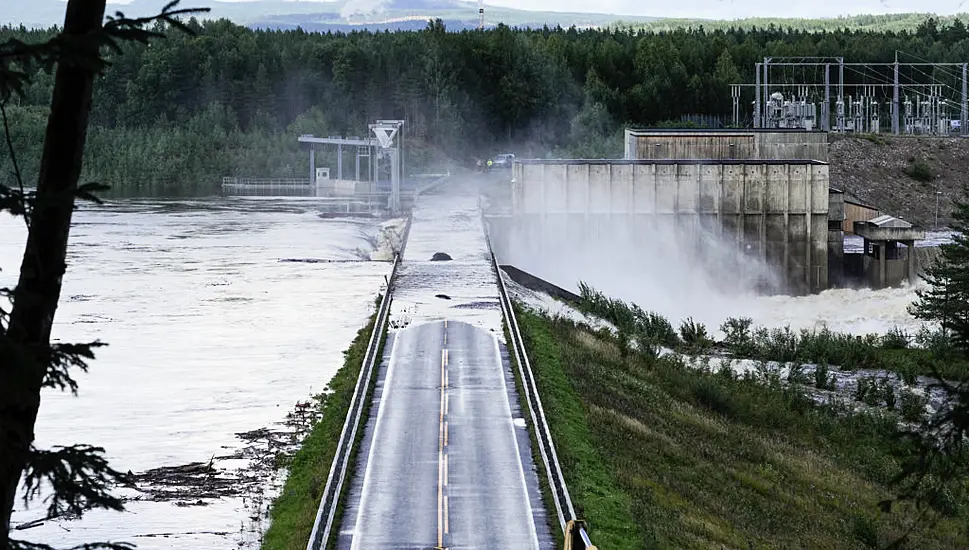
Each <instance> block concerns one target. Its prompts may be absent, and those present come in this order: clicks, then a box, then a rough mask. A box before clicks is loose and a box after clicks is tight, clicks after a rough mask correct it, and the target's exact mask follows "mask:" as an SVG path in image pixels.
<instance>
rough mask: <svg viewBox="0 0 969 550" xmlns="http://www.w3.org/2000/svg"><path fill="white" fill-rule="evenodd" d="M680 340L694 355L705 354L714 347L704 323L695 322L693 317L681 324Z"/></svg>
mask: <svg viewBox="0 0 969 550" xmlns="http://www.w3.org/2000/svg"><path fill="white" fill-rule="evenodd" d="M680 338H681V339H682V340H683V344H684V345H685V346H686V348H687V349H688V350H689V351H691V352H694V353H703V352H705V351H707V350H708V349H710V347H712V346H713V340H711V339H710V336H709V335H708V334H707V327H706V326H704V325H703V323H696V322H694V321H693V318H692V317H690V318H688V319H686V320H685V321H683V322H682V323H681V324H680Z"/></svg>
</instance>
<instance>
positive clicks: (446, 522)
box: [444, 495, 451, 535]
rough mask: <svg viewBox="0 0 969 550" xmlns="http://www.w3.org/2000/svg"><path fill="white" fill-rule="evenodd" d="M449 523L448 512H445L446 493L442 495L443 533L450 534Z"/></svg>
mask: <svg viewBox="0 0 969 550" xmlns="http://www.w3.org/2000/svg"><path fill="white" fill-rule="evenodd" d="M449 523H450V522H449V521H448V513H447V495H444V534H445V535H447V534H450V531H451V526H450V525H449Z"/></svg>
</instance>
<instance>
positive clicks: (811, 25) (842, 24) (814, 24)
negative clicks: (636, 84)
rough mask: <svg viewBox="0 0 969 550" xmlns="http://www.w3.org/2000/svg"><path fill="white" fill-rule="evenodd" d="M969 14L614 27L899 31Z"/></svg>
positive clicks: (688, 21) (945, 23) (692, 21)
mask: <svg viewBox="0 0 969 550" xmlns="http://www.w3.org/2000/svg"><path fill="white" fill-rule="evenodd" d="M967 15H969V14H959V15H941V16H939V15H931V14H926V13H886V14H880V15H871V14H863V15H848V16H839V17H824V18H820V17H819V18H799V17H746V18H744V19H736V20H732V21H731V20H711V19H680V18H663V19H657V20H655V21H648V22H645V23H636V22H620V23H619V24H617V25H616V26H617V27H620V28H626V29H632V30H645V31H651V32H662V31H671V30H676V29H706V30H708V31H711V30H732V29H769V28H772V27H773V28H777V29H791V30H797V31H810V32H822V31H827V32H833V31H843V30H851V31H859V30H860V31H876V32H886V31H893V32H900V31H914V30H916V29H917V28H918V27H919V26H920V25H922V24H924V23H925V22H926V21H927V20H928V19H932V20H933V21H935V22H936V24H937V25H942V26H950V25H952V24H953V23H954V22H955V21H957V20H959V19H962V18H965V17H967Z"/></svg>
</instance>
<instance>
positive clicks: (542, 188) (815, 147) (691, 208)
mask: <svg viewBox="0 0 969 550" xmlns="http://www.w3.org/2000/svg"><path fill="white" fill-rule="evenodd" d="M625 157H626V158H624V159H619V160H607V159H602V160H520V161H516V162H515V163H514V166H513V171H512V173H513V179H512V183H511V209H510V216H507V217H498V218H494V219H493V220H492V222H491V223H490V226H491V233H492V241H493V244H494V246H495V247H496V249H497V250H498V251H499V253H500V251H501V250H502V248H506V249H507V247H509V246H511V243H512V242H516V243H521V242H525V243H529V246H531V247H532V249H533V250H537V251H538V252H541V248H542V246H549V247H558V248H557V249H556V253H558V252H559V251H560V250H561V243H562V242H579V240H581V239H585V240H589V239H591V240H593V241H595V240H598V242H600V243H603V246H605V245H606V244H607V243H610V242H614V241H616V239H617V237H618V236H622V235H635V238H634V239H633V241H634V243H635V244H633V245H632V248H633V249H634V250H630V251H629V252H630V253H639V254H650V253H651V250H652V249H651V247H650V246H649V244H648V243H649V242H650V239H651V238H662V237H660V236H663V237H666V236H669V235H675V236H677V237H678V238H679V239H681V240H682V242H686V243H692V244H691V245H689V246H687V248H688V249H689V250H688V251H687V252H686V253H691V254H696V255H697V256H700V257H702V256H704V255H709V254H711V253H712V252H711V250H710V247H711V246H719V247H721V248H722V247H723V246H724V243H732V245H731V244H728V245H727V246H728V247H729V246H735V247H736V248H735V249H734V250H735V252H736V254H734V255H735V256H736V257H737V258H738V262H737V263H736V264H735V265H732V266H731V267H724V266H725V265H728V264H724V263H722V262H721V263H720V264H718V266H717V267H716V269H719V270H728V269H731V270H732V269H740V270H743V269H748V268H750V266H751V265H754V264H759V265H764V264H766V265H767V266H770V268H771V269H772V270H773V272H774V274H775V275H776V276H777V277H778V278H779V280H777V281H774V288H773V290H776V291H781V292H786V293H791V294H803V293H812V292H818V291H821V290H824V289H827V288H829V287H831V286H842V285H843V284H844V282H845V279H844V276H843V274H844V269H843V265H844V261H845V258H844V229H845V228H844V224H845V220H846V217H847V216H846V201H845V199H844V195H843V193H842V192H841V191H838V190H834V189H830V186H829V174H828V164H827V159H828V142H827V134H826V133H825V132H812V131H805V130H796V129H757V130H749V129H741V130H708V129H703V130H694V129H687V130H679V129H677V130H666V129H661V130H626V144H625ZM850 208H851V205H850V204H849V205H848V207H847V209H849V210H850ZM862 214H864V215H861V214H859V215H857V217H856V216H855V215H854V214H853V215H852V216H851V217H852V218H854V219H851V220H849V222H854V221H859V219H858V218H861V220H865V219H871V218H872V217H875V216H877V215H878V213H877V211H874V214H871V213H868V212H865V213H862ZM860 227H861V226H859V228H860ZM866 229H867V226H866ZM897 229H902V228H901V227H898V228H897ZM906 229H909V231H908V232H906V235H904V236H896V237H895V239H894V240H893V241H892V242H885V241H882V242H881V247H880V248H879V247H878V246H877V245H876V248H875V249H872V250H876V249H878V250H887V251H888V253H887V254H886V253H881V254H880V255H879V254H878V253H877V252H874V253H873V252H869V253H868V257H870V258H873V259H866V260H865V261H864V266H865V269H866V273H867V275H864V277H863V278H864V279H866V280H867V281H869V282H870V283H872V284H874V285H875V286H888V285H892V284H897V283H898V282H901V281H902V280H906V279H911V278H914V275H913V274H914V273H915V270H916V268H915V266H914V264H913V263H912V260H909V259H908V258H911V257H913V255H911V254H906V255H904V256H903V257H904V258H905V259H906V260H907V261H906V262H905V263H904V264H901V263H898V265H897V266H896V265H895V263H893V262H896V258H898V257H899V255H898V254H897V253H896V246H895V244H894V241H901V242H902V244H904V245H908V246H909V247H911V246H912V245H913V244H914V241H913V238H914V239H917V238H920V234H918V232H917V231H916V232H912V231H911V230H910V226H909V227H908V228H906ZM862 231H864V230H862ZM713 236H715V237H716V238H711V237H713ZM878 237H881V235H879V236H872V237H869V239H870V241H876V240H877V239H878ZM563 239H564V241H563ZM637 239H638V240H637ZM513 240H514V241H513ZM714 242H716V243H717V244H716V245H714V244H712V243H714ZM536 247H537V248H536ZM866 247H867V242H866ZM721 254H722V251H721ZM749 260H760V261H759V262H751V261H749ZM873 269H874V270H876V271H877V274H872V273H871V270H873ZM724 275H728V276H731V277H733V276H736V275H737V274H736V273H724Z"/></svg>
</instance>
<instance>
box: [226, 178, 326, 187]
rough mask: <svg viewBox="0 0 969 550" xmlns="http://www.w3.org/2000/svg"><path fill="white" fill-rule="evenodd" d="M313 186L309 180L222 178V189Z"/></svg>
mask: <svg viewBox="0 0 969 550" xmlns="http://www.w3.org/2000/svg"><path fill="white" fill-rule="evenodd" d="M311 184H312V181H310V179H309V178H238V177H234V176H225V177H223V178H222V187H234V186H252V187H288V186H297V185H298V186H305V187H309V186H310V185H311Z"/></svg>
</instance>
